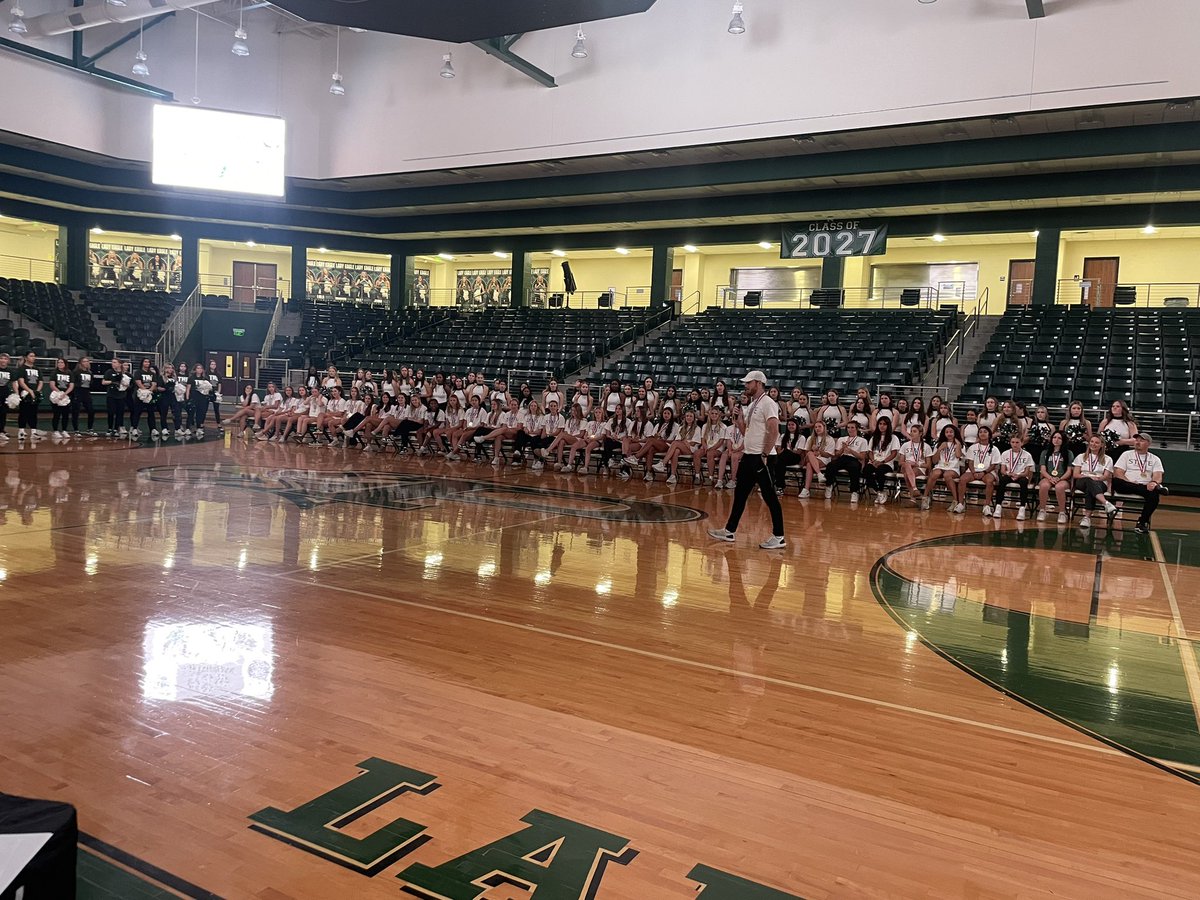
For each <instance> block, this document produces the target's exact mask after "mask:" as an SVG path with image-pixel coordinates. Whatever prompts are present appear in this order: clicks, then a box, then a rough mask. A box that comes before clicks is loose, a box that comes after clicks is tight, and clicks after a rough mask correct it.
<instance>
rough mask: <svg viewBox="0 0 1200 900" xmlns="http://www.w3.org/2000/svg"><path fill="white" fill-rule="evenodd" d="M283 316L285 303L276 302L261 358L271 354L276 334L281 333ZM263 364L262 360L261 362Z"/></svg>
mask: <svg viewBox="0 0 1200 900" xmlns="http://www.w3.org/2000/svg"><path fill="white" fill-rule="evenodd" d="M282 318H283V304H282V303H276V304H275V311H274V312H272V313H271V324H270V325H268V326H267V336H266V337H265V338H263V345H262V353H261V354H259V356H260V358H261V359H264V360H265V359H266V358H267V357H268V356H270V355H271V346H272V345H273V344H274V343H275V335H276V334H278V333H279V321H280V319H282ZM259 364H260V365H261V362H260V363H259Z"/></svg>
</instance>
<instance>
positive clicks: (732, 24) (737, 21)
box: [729, 0, 746, 34]
mask: <svg viewBox="0 0 1200 900" xmlns="http://www.w3.org/2000/svg"><path fill="white" fill-rule="evenodd" d="M745 32H746V20H745V19H743V18H742V0H737V2H736V3H734V4H733V18H732V19H730V20H729V33H730V34H745Z"/></svg>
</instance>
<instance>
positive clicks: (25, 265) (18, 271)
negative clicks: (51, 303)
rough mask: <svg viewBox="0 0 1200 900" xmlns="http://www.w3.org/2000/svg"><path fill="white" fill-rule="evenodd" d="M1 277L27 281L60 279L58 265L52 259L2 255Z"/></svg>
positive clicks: (0, 261) (0, 264)
mask: <svg viewBox="0 0 1200 900" xmlns="http://www.w3.org/2000/svg"><path fill="white" fill-rule="evenodd" d="M0 278H21V279H24V280H25V281H58V267H57V265H56V264H55V262H54V260H52V259H31V258H29V257H25V256H3V255H0Z"/></svg>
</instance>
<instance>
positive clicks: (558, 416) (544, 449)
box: [530, 400, 620, 472]
mask: <svg viewBox="0 0 1200 900" xmlns="http://www.w3.org/2000/svg"><path fill="white" fill-rule="evenodd" d="M566 427H567V420H566V418H565V417H564V416H563V414H562V413H561V412H559V411H558V401H557V400H551V401H550V406H549V407H548V408H547V409H546V412H545V414H544V415H543V416H542V417H541V421H540V422H539V423H538V424H537V434H536V435H535V436H534V437H533V438H532V439H531V440H530V447H531V448H532V449H533V455H534V460H533V466H532V468H533V469H534V470H535V471H538V472H540V471H542V469H544V468H545V467H546V459H547V457H548V456H549V452H550V447H551V446H553V444H554V442H555V441H556V440H558V436H559V435H560V434H562V432H563V429H565V428H566ZM617 446H618V447H620V444H618V445H617Z"/></svg>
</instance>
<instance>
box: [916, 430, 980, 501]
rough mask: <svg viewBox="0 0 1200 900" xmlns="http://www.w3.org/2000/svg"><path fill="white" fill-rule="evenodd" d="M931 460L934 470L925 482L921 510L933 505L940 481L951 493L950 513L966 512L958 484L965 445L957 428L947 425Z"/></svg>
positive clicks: (935, 445)
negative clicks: (935, 491)
mask: <svg viewBox="0 0 1200 900" xmlns="http://www.w3.org/2000/svg"><path fill="white" fill-rule="evenodd" d="M980 430H981V431H982V430H983V426H980ZM930 459H931V460H932V462H933V468H932V469H930V471H929V478H928V480H927V481H926V482H925V497H924V498H923V499H922V500H921V509H929V507H930V506H932V505H933V489H934V488H935V487H937V483H938V481H942V482H943V483H944V484H945V485H946V490H947V491H948V492H949V493H950V511H951V512H954V513H961V512H965V511H966V509H967V505H966V504H965V503H964V502H963V500H962V497H961V495H960V488H959V483H958V478H959V472H960V470H961V469H962V464H963V444H962V437H961V436H959V433H958V428H957V427H956V426H954V425H946V426H945V427H944V428H942V430H941V432H940V433H939V434H938V439H937V443H936V444H934V447H933V455H932V456H931V457H930Z"/></svg>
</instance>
